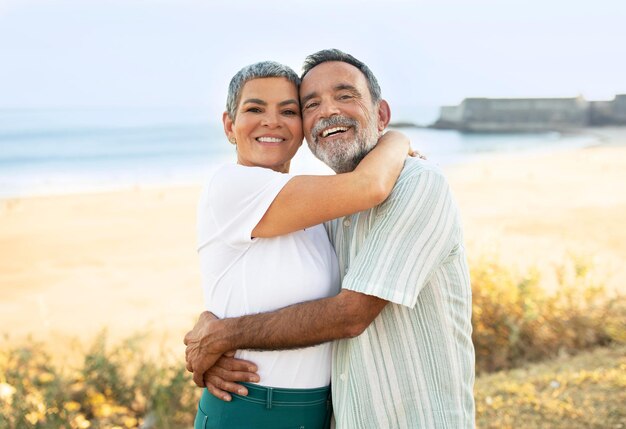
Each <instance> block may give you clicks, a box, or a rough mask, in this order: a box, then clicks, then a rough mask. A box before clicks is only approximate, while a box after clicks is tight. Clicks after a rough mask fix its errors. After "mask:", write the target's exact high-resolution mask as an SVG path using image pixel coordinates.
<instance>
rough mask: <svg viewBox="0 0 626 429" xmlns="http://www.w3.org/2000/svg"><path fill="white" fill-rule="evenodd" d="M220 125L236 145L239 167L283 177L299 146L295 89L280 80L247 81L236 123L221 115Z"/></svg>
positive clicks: (238, 106) (271, 78)
mask: <svg viewBox="0 0 626 429" xmlns="http://www.w3.org/2000/svg"><path fill="white" fill-rule="evenodd" d="M223 122H224V131H225V132H226V135H227V136H228V139H229V140H230V141H231V142H232V141H233V140H235V142H236V144H237V162H238V163H239V164H241V165H246V166H250V167H253V166H256V167H265V168H271V169H272V170H274V171H279V172H282V173H286V172H288V171H289V164H290V162H291V159H292V158H293V157H294V155H295V154H296V152H297V151H298V148H299V147H300V145H302V137H303V134H302V118H301V116H300V103H299V101H298V88H297V87H296V85H295V84H293V83H292V82H290V81H289V80H287V79H286V78H283V77H268V78H258V79H252V80H249V81H248V82H246V83H245V84H244V86H243V89H242V90H241V97H240V99H239V104H238V105H237V113H236V115H235V120H234V121H233V120H232V119H231V118H230V117H229V116H228V115H227V114H226V113H224V117H223Z"/></svg>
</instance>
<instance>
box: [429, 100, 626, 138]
mask: <svg viewBox="0 0 626 429" xmlns="http://www.w3.org/2000/svg"><path fill="white" fill-rule="evenodd" d="M620 124H625V125H626V95H617V96H616V97H615V99H614V100H612V101H592V102H588V101H586V100H585V99H584V98H582V97H575V98H501V99H494V98H466V99H465V100H463V102H462V103H461V104H460V105H458V106H444V107H442V108H441V113H440V117H439V119H438V120H437V122H435V123H434V124H433V125H432V126H433V127H434V128H445V129H458V130H462V131H480V132H490V131H491V132H499V131H502V132H516V131H548V130H568V129H576V128H581V127H587V126H594V125H620Z"/></svg>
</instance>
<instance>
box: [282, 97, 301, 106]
mask: <svg viewBox="0 0 626 429" xmlns="http://www.w3.org/2000/svg"><path fill="white" fill-rule="evenodd" d="M287 104H296V105H300V103H298V100H296V99H295V98H290V99H289V100H285V101H281V102H280V103H278V105H279V106H286V105H287Z"/></svg>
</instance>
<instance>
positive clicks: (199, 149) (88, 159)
mask: <svg viewBox="0 0 626 429" xmlns="http://www.w3.org/2000/svg"><path fill="white" fill-rule="evenodd" d="M217 119H218V118H210V117H209V115H208V114H207V112H206V111H204V110H202V109H80V110H79V109H76V110H0V198H10V197H17V196H28V195H48V194H59V193H75V192H92V191H101V190H109V189H123V188H132V187H145V186H148V187H149V186H161V185H175V184H192V183H201V182H202V180H203V178H204V177H205V176H206V174H207V172H208V171H209V170H210V168H211V166H212V165H215V164H217V163H221V162H228V161H231V162H234V161H235V159H236V154H235V151H234V147H233V146H232V145H230V144H229V143H228V142H227V141H226V139H225V137H224V133H223V131H222V127H221V123H219V122H218V121H217ZM402 131H403V132H405V133H406V134H408V135H409V137H410V138H411V141H412V142H413V147H414V148H416V149H419V150H420V151H422V152H423V153H425V154H426V155H427V156H428V157H429V159H430V160H431V161H433V162H435V163H437V164H440V165H443V166H445V165H449V164H455V163H465V162H472V161H474V160H476V159H479V158H483V157H485V156H490V155H493V154H498V153H511V154H519V155H522V154H528V153H533V152H549V151H555V150H561V149H565V148H572V147H583V146H587V145H590V144H593V143H594V139H593V138H592V137H588V136H561V135H559V134H558V133H542V134H462V133H458V132H456V131H440V130H429V129H415V128H404V129H402ZM292 172H294V173H309V174H310V173H319V174H324V173H329V172H330V170H329V169H328V168H326V167H325V166H323V164H321V163H320V162H319V161H317V160H316V159H315V158H314V157H313V156H312V155H311V154H310V152H309V151H308V148H306V144H304V145H303V147H302V149H301V150H300V151H299V153H298V155H297V156H296V158H295V159H294V161H293V163H292Z"/></svg>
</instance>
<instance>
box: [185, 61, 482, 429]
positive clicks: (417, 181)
mask: <svg viewBox="0 0 626 429" xmlns="http://www.w3.org/2000/svg"><path fill="white" fill-rule="evenodd" d="M300 99H301V106H302V116H303V126H304V132H305V137H306V140H307V142H308V144H309V147H310V148H311V150H312V152H313V153H314V154H315V155H316V156H317V157H318V158H320V159H321V160H322V161H324V162H325V163H327V164H328V165H329V166H330V167H332V168H333V170H335V171H336V172H338V173H340V172H346V171H351V170H352V169H354V168H355V166H356V165H357V164H358V162H359V161H360V160H361V159H362V158H363V157H364V156H365V154H367V153H368V152H369V151H370V150H371V149H372V147H373V146H374V145H375V144H376V141H377V139H378V137H379V136H380V135H381V133H382V131H383V130H384V129H385V127H386V126H387V124H388V122H389V118H390V110H389V106H388V104H387V102H386V101H385V100H383V99H382V98H381V93H380V87H379V86H378V83H377V81H376V78H375V77H374V75H373V74H372V72H371V71H370V69H369V68H368V67H367V66H366V65H365V64H363V63H362V62H360V61H359V60H357V59H355V58H354V57H352V56H350V55H348V54H345V53H343V52H341V51H338V50H334V49H333V50H324V51H320V52H317V53H315V54H313V55H310V56H309V57H307V59H306V61H305V65H304V73H303V77H302V85H301V87H300ZM328 234H329V236H330V238H331V241H332V243H333V245H334V247H335V249H336V253H337V256H338V258H339V266H340V269H341V276H342V290H341V292H340V293H339V294H338V295H336V296H334V297H331V298H325V299H320V300H316V301H310V302H305V303H301V304H296V305H293V306H289V307H286V308H283V309H280V310H277V311H274V312H270V313H262V314H256V315H250V316H243V317H238V318H232V319H223V320H217V319H215V318H214V317H212V316H211V315H210V313H204V314H203V315H202V316H201V318H200V320H199V322H198V324H196V327H195V328H194V330H193V331H191V332H190V333H189V334H187V336H186V338H185V343H186V344H187V366H188V369H190V370H191V371H193V372H194V374H200V375H202V374H204V373H205V371H207V369H208V368H209V367H211V366H212V365H213V364H214V363H215V362H216V361H217V360H218V359H219V357H220V356H221V355H222V354H223V353H225V352H227V351H230V350H235V349H260V350H263V349H266V350H278V349H289V348H295V347H305V346H311V345H315V344H319V343H322V342H326V341H331V340H336V341H335V343H334V347H333V363H332V367H333V369H332V396H333V405H334V411H335V419H336V422H337V427H338V428H347V429H352V428H417V427H420V428H453V429H459V428H472V427H474V401H473V395H472V389H473V382H474V349H473V345H472V341H471V288H470V281H469V274H468V268H467V262H466V257H465V250H464V247H463V238H462V229H461V222H460V218H459V212H458V209H457V206H456V204H455V202H454V200H453V198H452V195H451V193H450V189H449V186H448V184H447V182H446V180H445V178H444V177H443V175H442V174H441V172H439V171H438V170H437V169H436V168H434V167H432V166H431V165H429V164H428V163H426V162H423V161H422V160H419V159H408V160H407V161H406V163H405V167H404V169H403V171H402V173H401V175H400V177H399V179H398V181H397V183H396V185H395V187H394V190H393V192H392V194H391V196H390V197H389V198H388V199H387V200H386V201H385V202H384V203H382V204H381V205H379V206H377V207H375V208H373V209H371V210H367V211H364V212H360V213H357V214H354V215H351V216H348V217H345V218H341V219H336V220H334V221H332V222H330V223H329V225H328ZM194 379H196V380H198V378H197V377H194ZM200 379H201V377H200Z"/></svg>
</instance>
